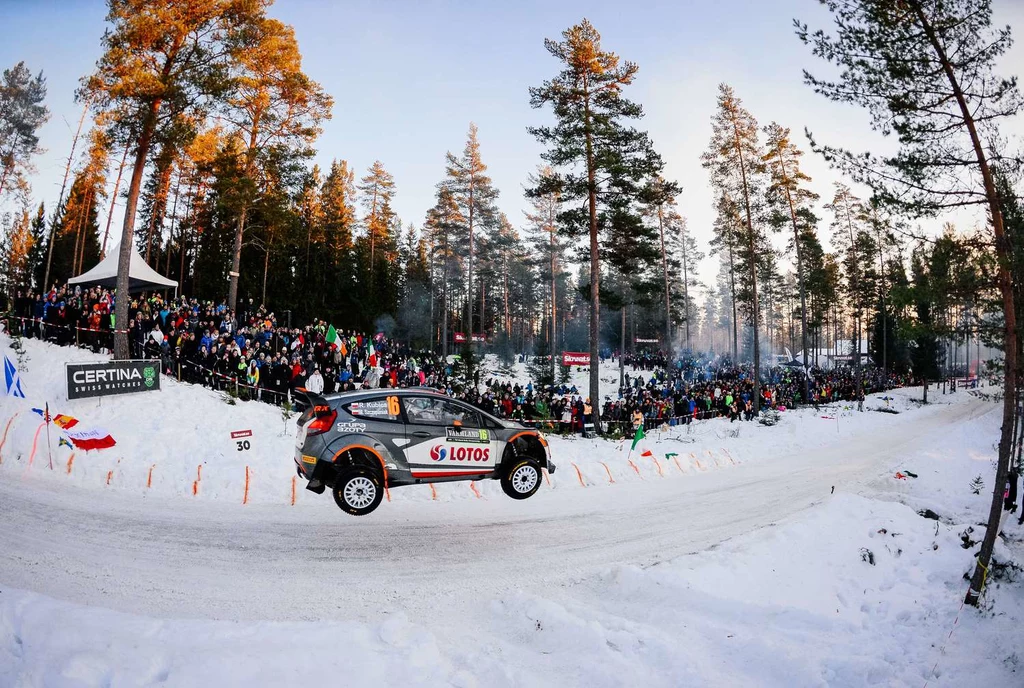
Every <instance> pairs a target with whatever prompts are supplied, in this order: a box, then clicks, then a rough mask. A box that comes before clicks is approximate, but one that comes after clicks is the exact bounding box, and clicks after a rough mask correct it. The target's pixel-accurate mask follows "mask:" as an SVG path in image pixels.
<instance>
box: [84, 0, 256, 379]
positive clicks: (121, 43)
mask: <svg viewBox="0 0 1024 688" xmlns="http://www.w3.org/2000/svg"><path fill="white" fill-rule="evenodd" d="M262 12H263V6H262V5H260V4H258V3H254V4H251V5H249V4H240V3H238V2H236V1H235V0H108V13H107V21H108V22H109V23H110V24H111V27H110V28H109V29H108V30H107V32H106V33H105V34H104V37H103V46H104V53H103V55H102V56H101V57H100V59H99V61H98V63H97V65H96V71H95V72H94V73H93V74H92V75H91V76H89V77H87V78H86V79H85V80H84V83H83V86H82V89H81V91H80V93H79V96H80V97H81V98H82V99H84V100H86V101H87V102H89V103H90V104H91V105H92V107H93V108H94V109H95V110H96V111H97V112H98V115H99V117H100V119H101V121H102V122H103V123H104V124H110V125H112V126H113V127H114V128H115V130H116V132H115V133H116V134H118V135H119V138H120V139H121V140H122V143H124V142H127V141H129V140H131V141H134V142H135V156H134V162H133V166H132V175H131V181H130V182H129V185H128V193H127V198H126V201H125V212H124V223H123V226H122V230H121V248H120V253H119V255H118V270H117V291H118V293H119V294H122V295H123V294H127V293H128V267H129V258H130V256H131V247H132V236H133V232H134V228H135V214H136V208H137V206H138V201H139V192H140V190H141V187H142V178H143V174H144V172H145V168H146V161H147V159H148V157H149V152H150V147H151V145H152V143H153V139H154V135H155V134H156V133H157V131H158V129H159V128H161V127H162V125H164V124H165V123H166V122H168V121H174V120H175V118H177V117H178V116H180V115H182V114H185V113H189V112H196V111H197V110H200V111H201V110H202V109H203V108H204V107H205V106H207V105H208V99H209V98H216V97H220V96H222V95H223V93H224V90H225V88H226V87H227V85H228V82H227V79H226V78H225V75H226V71H227V62H228V56H229V49H228V47H229V43H230V38H231V36H233V35H234V34H235V33H236V32H238V31H239V30H241V29H242V28H243V27H245V26H246V25H247V24H249V23H250V22H252V21H253V19H254V18H256V17H259V16H261V15H262ZM129 304H130V299H126V298H120V299H117V305H116V313H115V319H116V322H117V323H119V324H121V323H124V322H126V321H127V320H128V307H129ZM114 355H115V357H116V358H117V359H126V358H128V338H127V335H126V330H118V332H117V334H115V337H114Z"/></svg>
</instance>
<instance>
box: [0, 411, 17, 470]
mask: <svg viewBox="0 0 1024 688" xmlns="http://www.w3.org/2000/svg"><path fill="white" fill-rule="evenodd" d="M18 413H21V411H18ZM18 413H15V414H14V415H13V416H11V419H10V420H9V421H7V427H5V428H4V437H3V439H0V463H3V462H4V457H3V451H4V445H5V444H7V431H8V430H10V429H11V423H13V422H14V419H15V418H17V417H18Z"/></svg>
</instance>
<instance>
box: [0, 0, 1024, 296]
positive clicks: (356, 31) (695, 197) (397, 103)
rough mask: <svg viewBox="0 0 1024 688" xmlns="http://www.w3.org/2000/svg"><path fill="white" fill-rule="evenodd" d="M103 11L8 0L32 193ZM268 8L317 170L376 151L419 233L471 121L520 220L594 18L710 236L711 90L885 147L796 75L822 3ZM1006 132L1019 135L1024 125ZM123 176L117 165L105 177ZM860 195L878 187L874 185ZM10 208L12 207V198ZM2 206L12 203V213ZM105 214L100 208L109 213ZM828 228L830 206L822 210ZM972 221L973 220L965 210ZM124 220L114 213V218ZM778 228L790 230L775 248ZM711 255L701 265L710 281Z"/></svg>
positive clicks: (63, 151) (1013, 61) (55, 182)
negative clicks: (561, 49)
mask: <svg viewBox="0 0 1024 688" xmlns="http://www.w3.org/2000/svg"><path fill="white" fill-rule="evenodd" d="M994 5H995V12H996V17H995V20H996V24H1000V25H1001V24H1010V25H1011V26H1013V27H1014V29H1015V30H1016V31H1017V34H1016V36H1017V39H1018V44H1017V45H1015V46H1014V48H1013V50H1012V51H1011V53H1010V54H1009V55H1007V56H1006V58H1005V59H1004V60H1003V63H1002V72H1003V74H1004V75H1020V74H1021V73H1022V72H1024V44H1022V43H1021V42H1020V41H1021V40H1022V35H1021V32H1024V2H1021V1H1020V0H995V2H994ZM105 13H106V7H105V4H104V3H103V2H100V1H98V0H62V1H56V0H23V1H20V2H19V1H14V0H0V17H3V23H4V28H5V31H4V41H3V42H2V43H0V68H8V67H11V66H13V65H14V64H15V63H17V62H18V61H19V60H24V61H25V62H26V63H27V65H28V67H29V68H30V69H31V70H32V71H33V72H37V71H39V70H40V69H42V70H43V72H44V74H45V76H46V78H47V82H48V86H49V93H48V98H47V104H48V105H49V107H50V109H51V111H52V113H53V116H52V118H51V120H50V122H49V123H47V124H46V125H45V126H44V127H43V129H42V131H41V139H42V145H43V146H44V147H46V148H47V152H46V153H45V154H44V155H41V156H39V157H38V158H37V159H36V161H35V162H36V167H37V168H38V174H36V175H35V176H34V177H33V178H32V185H33V197H34V198H35V199H36V202H38V200H39V199H42V200H45V201H46V202H47V205H48V207H51V206H52V204H53V203H55V202H56V199H57V195H58V192H59V190H60V184H61V179H62V176H63V170H64V161H65V160H66V158H67V155H68V152H69V150H70V146H71V139H72V136H73V133H74V132H73V130H74V127H75V125H76V123H77V121H78V117H79V115H80V113H81V109H80V107H79V106H78V105H77V104H76V103H74V100H73V93H74V89H75V87H76V85H77V82H78V79H79V78H80V77H81V76H82V75H84V74H86V73H88V72H89V71H90V70H91V69H92V67H93V65H94V63H95V61H96V59H97V57H98V56H99V54H100V38H101V36H102V34H103V30H104V25H105V21H104V16H105ZM270 14H271V15H272V16H274V17H277V18H279V19H281V20H282V21H284V22H286V23H289V24H292V25H293V26H294V27H295V31H296V35H297V38H298V41H299V46H300V49H301V50H302V54H303V64H304V67H305V69H306V71H307V73H308V74H309V75H310V76H311V77H312V78H313V79H315V80H317V81H319V82H320V83H321V84H322V85H323V87H324V88H325V90H326V91H327V92H328V93H330V94H331V95H332V96H333V97H334V100H335V106H334V113H333V115H334V116H333V119H332V120H331V121H329V122H327V123H326V124H325V126H324V133H323V136H322V137H321V138H320V140H319V141H318V142H317V148H318V150H319V154H318V155H317V158H316V161H317V162H318V163H319V164H320V165H321V167H326V166H327V165H329V164H330V161H331V159H332V158H339V159H346V160H348V161H349V162H350V163H351V164H352V165H353V166H354V167H355V169H356V170H357V171H359V172H363V171H365V169H366V168H367V167H369V165H370V164H371V163H373V161H374V160H376V159H380V160H381V161H383V163H384V165H385V166H386V168H387V169H388V170H389V171H390V172H391V173H392V174H393V175H394V177H395V182H396V187H397V195H396V199H395V208H396V210H397V212H398V213H399V215H400V216H401V218H402V220H403V223H404V224H408V223H409V222H413V223H414V224H416V225H417V226H420V225H421V224H422V222H423V218H424V215H425V213H426V210H427V209H428V208H429V207H431V206H432V205H433V202H434V189H435V185H436V184H437V182H438V181H440V180H441V178H442V177H443V175H444V155H445V152H446V151H448V150H452V151H453V152H460V151H461V150H462V147H463V145H464V142H465V138H466V132H467V130H468V128H469V123H470V121H474V122H476V124H477V125H478V126H479V129H480V132H479V136H480V143H481V152H482V155H483V158H484V162H485V163H486V164H487V165H488V167H489V173H490V175H491V176H492V178H493V180H494V183H495V185H496V186H497V188H498V189H499V190H500V192H501V195H500V197H499V199H498V204H499V206H500V208H501V209H502V210H503V211H504V212H505V213H507V214H508V216H509V218H510V220H511V221H512V222H513V224H515V225H522V224H523V210H524V209H525V208H526V203H525V201H524V199H523V193H522V190H523V185H524V184H525V183H526V179H527V175H528V174H530V173H531V172H532V171H534V170H535V169H536V166H537V165H538V164H539V163H540V157H539V156H540V152H541V147H540V145H539V144H537V143H536V141H534V140H533V138H532V137H531V136H530V135H529V134H528V133H527V132H526V127H527V126H529V125H531V124H538V123H542V122H544V121H545V119H546V118H547V117H549V113H547V112H545V111H537V110H533V109H531V108H530V106H529V96H528V88H529V87H530V86H535V85H539V84H540V83H541V82H542V81H543V80H544V79H547V78H551V77H552V76H554V75H555V73H556V72H557V70H558V64H557V63H556V62H555V60H554V58H552V57H551V56H550V55H549V54H548V53H547V51H546V50H545V49H544V44H543V41H544V38H558V37H559V35H560V33H561V31H562V30H563V29H565V28H567V27H568V26H570V25H571V24H574V23H576V22H578V21H579V20H580V19H581V18H583V17H587V18H588V19H590V20H591V22H592V23H593V24H594V25H595V27H596V28H597V29H598V30H599V31H600V32H601V34H602V39H603V40H602V43H603V47H604V48H605V49H607V50H613V51H614V52H616V53H618V54H619V55H620V57H622V58H624V59H628V60H631V61H633V62H636V63H637V64H638V65H639V66H640V72H639V75H638V78H637V80H636V83H635V85H634V86H633V87H631V88H630V89H629V90H627V92H626V93H627V95H628V96H629V97H630V98H631V99H633V100H635V101H637V102H639V103H640V104H642V105H643V107H644V110H645V112H646V117H645V118H644V119H643V120H642V121H641V123H640V124H639V126H640V127H641V128H645V129H647V130H648V131H649V132H650V134H651V137H652V139H653V141H654V144H655V147H656V148H657V150H658V151H659V152H660V153H661V154H662V156H663V157H664V159H665V161H666V170H665V173H666V177H668V178H670V179H674V180H676V181H677V182H678V183H679V184H681V186H682V187H683V193H682V196H681V197H680V199H679V206H680V211H681V212H682V213H683V214H684V215H685V216H686V217H687V219H688V221H689V224H690V227H691V229H692V230H693V232H694V234H695V237H696V238H697V240H698V242H699V243H701V244H702V245H704V248H706V243H707V241H708V240H709V239H710V236H711V222H712V220H713V209H712V202H713V198H712V196H711V192H710V188H709V186H708V181H707V179H708V177H707V172H706V171H705V170H704V169H703V168H702V167H701V166H700V155H701V153H702V152H703V151H704V149H705V148H706V146H707V142H708V139H709V137H710V135H711V124H710V118H711V115H712V112H713V110H714V107H715V97H716V90H717V85H718V84H719V83H720V82H723V81H724V82H726V83H728V84H730V85H731V86H732V87H733V88H734V89H735V91H736V93H737V95H738V96H739V97H740V98H741V99H742V100H743V104H744V105H745V107H746V108H747V109H748V110H750V111H751V113H753V115H754V116H755V117H756V118H757V120H758V122H759V123H760V124H761V125H762V126H764V125H767V124H768V123H770V122H771V121H773V120H775V121H777V122H779V123H780V124H782V125H783V126H786V127H789V128H791V129H792V130H793V134H794V136H793V140H794V142H796V143H797V144H798V145H799V146H800V147H801V148H803V149H805V150H806V149H807V140H806V138H805V137H804V136H803V130H804V127H805V126H806V127H808V128H810V129H811V131H813V132H814V134H815V136H816V137H817V138H818V139H819V140H820V141H822V142H827V143H830V144H837V145H842V146H847V147H850V148H853V149H855V150H862V149H864V148H865V147H867V146H871V145H877V142H878V140H879V139H878V138H877V137H876V136H874V135H873V134H872V132H871V131H870V129H869V127H868V118H867V114H866V113H865V112H864V111H862V110H860V109H859V108H856V107H853V106H842V105H835V104H832V103H830V102H828V101H826V100H825V99H824V98H823V97H821V96H818V95H816V94H814V92H813V91H812V90H811V89H810V88H809V87H807V86H805V85H804V84H803V82H802V77H801V69H802V68H808V69H810V70H811V71H813V72H815V73H826V70H827V65H826V64H825V63H823V62H820V61H818V60H815V59H814V58H813V57H812V56H811V55H810V51H809V49H808V48H807V47H805V46H804V45H803V44H801V43H800V42H799V41H798V40H797V38H796V37H795V36H794V34H793V29H792V20H793V18H794V17H795V18H799V19H801V20H803V21H807V22H808V23H810V24H811V25H812V26H819V27H827V26H828V24H827V22H828V21H829V16H828V14H827V13H826V12H824V10H822V8H821V7H820V5H819V3H818V2H816V1H812V0H777V1H771V0H761V1H757V0H719V1H718V2H706V1H705V2H693V1H690V0H685V1H683V0H679V1H676V2H659V1H650V2H634V3H622V2H607V1H604V0H600V1H596V2H585V3H584V2H550V1H547V2H545V1H538V0H521V1H519V2H509V3H503V4H501V5H499V4H498V3H496V2H470V1H461V2H456V1H447V2H442V1H440V0H422V1H419V2H415V1H406V0H391V1H384V0H378V1H377V2H347V3H344V4H342V3H335V2H327V1H326V0H320V1H316V0H278V2H277V4H275V5H274V6H272V7H271V8H270ZM1007 133H1009V134H1012V135H1015V136H1016V137H1017V143H1018V145H1019V142H1020V139H1021V138H1022V136H1024V122H1019V121H1018V122H1015V123H1014V125H1013V126H1012V127H1011V128H1008V131H1007ZM804 160H805V162H804V169H805V171H806V172H807V173H808V174H809V175H810V176H811V177H813V188H814V190H815V191H817V192H818V193H819V194H820V195H821V196H822V199H823V202H826V201H827V200H828V199H829V198H830V197H831V194H832V181H833V180H836V179H838V176H837V175H836V174H835V173H833V172H832V171H830V170H829V169H828V168H827V166H826V164H825V163H824V161H823V160H821V159H820V158H817V157H816V156H814V155H813V154H811V153H810V152H807V155H805V157H804ZM112 181H113V175H111V183H112ZM863 195H865V196H866V195H867V194H866V193H864V194H863ZM8 206H9V204H8ZM5 209H8V210H9V209H10V207H7V208H5ZM101 212H102V213H103V214H104V215H103V216H105V213H106V210H105V209H104V210H102V211H101ZM819 214H820V215H821V216H822V218H823V223H822V229H823V230H824V231H823V234H824V236H826V237H827V236H828V232H827V223H828V215H827V212H826V211H823V210H820V211H819ZM956 220H957V222H958V223H959V224H960V225H963V226H966V225H969V224H971V223H972V222H975V221H976V219H975V218H973V217H967V216H959V217H957V218H956ZM119 223H120V215H119V214H117V213H115V226H117V227H119ZM783 241H784V239H783V238H782V237H780V238H778V240H777V245H779V246H781V245H782V243H783ZM716 271H717V261H716V260H712V259H708V260H706V261H705V263H704V265H703V266H702V269H701V271H700V277H701V278H702V279H703V280H705V282H711V281H713V279H714V275H715V273H716Z"/></svg>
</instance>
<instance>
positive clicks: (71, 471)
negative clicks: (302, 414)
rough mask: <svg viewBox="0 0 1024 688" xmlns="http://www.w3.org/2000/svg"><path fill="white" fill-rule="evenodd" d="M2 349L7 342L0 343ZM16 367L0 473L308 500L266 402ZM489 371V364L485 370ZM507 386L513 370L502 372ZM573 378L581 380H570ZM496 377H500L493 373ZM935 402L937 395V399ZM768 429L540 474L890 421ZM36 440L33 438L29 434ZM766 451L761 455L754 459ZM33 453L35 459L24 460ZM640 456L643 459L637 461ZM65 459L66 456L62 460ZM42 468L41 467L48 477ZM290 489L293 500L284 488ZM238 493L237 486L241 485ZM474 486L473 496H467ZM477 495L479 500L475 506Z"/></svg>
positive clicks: (250, 499) (140, 489) (583, 442)
mask: <svg viewBox="0 0 1024 688" xmlns="http://www.w3.org/2000/svg"><path fill="white" fill-rule="evenodd" d="M3 343H4V344H7V343H8V340H6V338H5V339H4V340H3ZM24 345H25V350H26V353H27V359H26V362H27V370H26V371H25V372H23V373H22V384H23V387H24V389H25V391H26V395H27V399H25V400H22V399H14V398H4V399H3V400H2V402H0V431H3V430H4V429H5V428H6V432H7V435H6V438H5V439H4V441H3V443H2V444H0V476H8V477H13V476H18V477H20V479H31V480H39V481H60V482H61V483H62V484H64V483H69V484H72V485H74V486H76V487H82V488H88V489H96V490H117V491H122V492H128V493H133V494H138V495H140V496H144V497H148V498H187V499H199V500H210V499H216V500H225V501H228V502H237V503H238V504H239V505H241V504H242V503H243V501H245V502H247V503H267V504H278V505H282V506H287V505H291V504H292V500H293V495H294V498H295V501H296V502H302V501H303V500H311V499H315V498H316V495H313V494H311V493H308V492H306V491H305V490H304V482H303V481H301V480H299V481H297V482H295V481H293V478H294V477H295V468H294V464H293V462H292V453H293V448H294V433H295V423H294V416H293V417H291V418H286V417H285V415H284V413H283V412H282V410H281V409H280V408H278V407H274V406H271V405H269V404H263V403H258V402H245V401H237V402H236V403H234V404H230V403H229V397H228V396H227V395H226V394H224V393H220V392H214V391H212V390H209V389H206V388H203V387H200V386H197V385H189V384H182V383H178V382H177V381H176V380H173V379H168V378H166V377H164V378H163V379H162V380H161V389H160V390H159V391H158V392H148V393H140V394H132V395H123V396H114V397H106V398H100V399H78V400H74V401H67V400H66V392H65V382H64V379H65V378H64V374H65V373H64V364H65V363H66V362H81V361H94V360H102V358H103V357H100V356H96V355H93V354H91V353H89V352H87V351H82V350H78V349H74V348H70V347H56V346H52V345H49V344H45V343H42V342H39V341H38V340H24ZM489 363H490V365H492V366H493V365H494V363H493V361H489ZM606 368H607V369H604V368H603V369H602V379H603V380H604V379H606V380H607V381H608V383H609V384H614V383H616V382H617V372H616V371H617V369H616V368H615V367H614V366H613V365H611V364H607V365H606ZM513 374H514V376H516V379H519V377H520V376H522V375H525V366H523V365H522V364H517V365H516V366H515V367H514V369H513ZM574 374H575V375H576V376H578V377H581V380H580V381H579V382H580V383H581V384H582V382H583V380H582V377H585V373H574ZM499 377H500V376H499ZM521 381H522V380H521ZM919 393H920V392H919V390H914V389H910V390H898V391H896V392H892V393H890V394H889V395H888V396H889V397H890V398H889V400H884V399H882V398H881V397H882V396H886V395H876V396H875V398H871V399H869V400H868V402H867V406H868V407H869V408H880V407H885V406H890V407H892V408H893V409H894V410H900V411H904V412H907V411H913V412H914V413H928V412H929V410H928V409H917V405H916V404H915V403H914V402H913V401H912V397H913V396H914V395H919ZM940 399H941V397H940ZM46 402H49V404H50V411H51V413H54V414H55V413H63V414H67V415H71V416H74V417H75V418H78V419H79V421H80V422H81V423H82V424H83V425H84V426H87V427H93V426H95V427H102V428H104V429H106V430H109V431H110V433H111V434H112V436H113V437H114V439H115V440H116V441H117V446H115V447H112V448H110V449H103V450H96V451H92V452H82V451H73V450H72V449H71V448H69V447H66V446H61V445H60V443H59V429H58V428H56V427H54V426H51V427H50V438H49V442H48V441H47V437H46V429H45V428H43V430H40V427H41V421H42V419H41V418H40V416H38V415H36V414H34V413H32V412H31V410H30V409H31V408H32V407H40V408H41V407H42V406H43V405H44V403H46ZM781 418H782V420H781V422H780V423H779V424H778V425H777V426H775V427H770V428H769V427H765V426H761V425H759V424H757V423H747V422H735V423H729V422H728V421H727V420H723V419H713V420H707V421H700V422H697V423H694V424H692V425H689V426H677V427H674V428H668V427H665V428H660V429H652V430H650V431H649V432H648V438H647V440H646V441H645V442H644V443H643V444H642V445H641V446H639V447H638V448H637V451H635V452H630V451H629V449H630V444H631V442H630V441H628V440H623V441H619V442H608V441H606V440H603V439H584V438H582V437H578V436H574V437H568V438H563V437H559V436H551V438H550V440H551V452H552V457H553V460H554V462H555V464H556V465H557V466H558V470H557V472H556V473H555V474H554V475H551V476H548V477H547V484H546V485H545V488H547V489H557V490H576V489H592V488H599V489H604V488H613V487H614V486H615V485H616V484H621V483H629V482H640V481H645V480H663V479H685V477H686V476H687V475H688V474H693V473H695V472H704V471H709V470H719V469H729V468H732V467H734V466H736V465H739V464H741V463H744V462H748V461H770V460H772V458H773V456H780V455H783V454H786V453H792V452H813V451H817V450H819V449H820V448H822V447H826V446H830V445H832V444H834V443H835V441H836V439H837V438H839V439H841V438H842V437H843V436H845V435H848V434H852V433H856V432H860V431H862V430H863V429H864V428H866V427H872V426H876V425H877V426H879V427H894V426H895V425H897V424H898V423H899V422H900V418H901V416H899V415H893V414H882V413H877V414H876V413H871V414H855V413H854V412H853V411H852V409H850V407H849V406H846V405H838V406H832V407H822V409H820V410H817V411H816V410H813V409H801V410H799V411H795V412H794V411H789V412H786V413H783V414H781ZM238 430H250V431H251V432H252V433H253V434H252V437H250V438H247V439H248V440H249V449H247V450H243V451H239V450H238V445H237V441H236V440H235V439H232V437H231V433H232V432H233V431H238ZM37 432H38V435H37ZM769 446H770V450H769V451H765V448H766V447H769ZM33 447H35V450H34V451H33ZM644 450H649V451H650V452H651V454H652V456H642V452H643V451H644ZM72 454H74V456H73V457H72ZM51 465H52V469H51ZM293 482H294V488H295V489H294V491H293ZM247 485H248V487H247ZM474 488H475V489H474ZM477 494H479V495H480V497H477ZM391 498H392V499H393V500H412V501H421V502H426V501H442V502H443V501H450V500H473V499H478V498H482V499H492V498H493V499H507V497H505V495H504V494H503V493H502V492H501V489H500V486H499V485H498V484H497V483H495V482H493V481H485V482H481V483H475V484H474V485H473V487H470V485H468V484H466V483H453V484H441V485H436V486H435V487H434V489H433V490H431V489H430V487H429V486H425V485H424V486H409V487H403V488H401V489H397V490H394V491H393V492H392V493H391Z"/></svg>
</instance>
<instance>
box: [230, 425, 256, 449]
mask: <svg viewBox="0 0 1024 688" xmlns="http://www.w3.org/2000/svg"><path fill="white" fill-rule="evenodd" d="M251 438H252V430H233V431H232V432H231V440H232V441H233V442H234V443H235V450H236V451H240V452H241V451H249V450H250V449H251V448H252V444H251V442H250V439H251Z"/></svg>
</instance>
